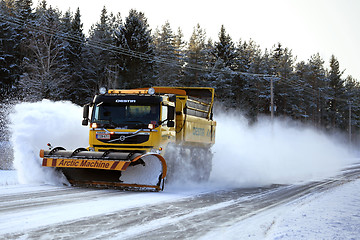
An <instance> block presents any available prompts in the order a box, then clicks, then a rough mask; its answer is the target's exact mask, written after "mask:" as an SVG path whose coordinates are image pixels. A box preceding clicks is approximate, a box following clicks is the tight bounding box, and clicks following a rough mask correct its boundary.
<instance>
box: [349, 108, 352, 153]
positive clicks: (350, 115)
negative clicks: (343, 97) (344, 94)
mask: <svg viewBox="0 0 360 240" xmlns="http://www.w3.org/2000/svg"><path fill="white" fill-rule="evenodd" d="M351 104H352V102H351V101H349V144H350V145H351V138H352V136H351V135H352V134H351ZM350 147H351V146H350Z"/></svg>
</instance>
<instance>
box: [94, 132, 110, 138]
mask: <svg viewBox="0 0 360 240" xmlns="http://www.w3.org/2000/svg"><path fill="white" fill-rule="evenodd" d="M96 139H110V134H106V133H96Z"/></svg>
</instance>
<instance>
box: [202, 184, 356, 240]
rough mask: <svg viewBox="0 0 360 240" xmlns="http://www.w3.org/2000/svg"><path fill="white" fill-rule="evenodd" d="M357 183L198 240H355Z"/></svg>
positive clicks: (310, 196)
mask: <svg viewBox="0 0 360 240" xmlns="http://www.w3.org/2000/svg"><path fill="white" fill-rule="evenodd" d="M359 188H360V180H356V181H354V182H350V183H347V184H344V185H341V186H339V187H337V188H333V189H330V190H328V191H326V192H322V193H314V194H313V195H307V196H306V197H305V198H300V199H297V200H295V201H293V202H290V203H288V204H285V205H280V206H279V207H275V208H273V209H269V210H266V211H265V212H262V213H259V214H256V215H255V216H253V217H249V218H247V219H245V220H242V221H239V222H236V223H234V224H232V225H231V226H222V227H221V226H220V227H219V228H217V229H216V230H214V231H211V232H209V233H207V234H206V235H205V236H202V237H201V238H200V239H218V238H219V236H221V238H222V239H249V240H257V239H264V240H266V239H269V240H270V239H278V240H280V239H293V240H297V239H358V238H359V236H360V228H359V226H360V208H359V206H360V205H359V204H360V192H359V191H357V189H359Z"/></svg>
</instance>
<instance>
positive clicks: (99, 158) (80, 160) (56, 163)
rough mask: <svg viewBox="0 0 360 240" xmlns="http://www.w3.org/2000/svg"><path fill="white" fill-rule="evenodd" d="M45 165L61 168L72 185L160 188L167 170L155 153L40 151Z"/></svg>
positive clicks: (163, 162) (78, 150) (139, 188)
mask: <svg viewBox="0 0 360 240" xmlns="http://www.w3.org/2000/svg"><path fill="white" fill-rule="evenodd" d="M40 157H41V158H42V166H43V167H53V168H56V169H57V170H59V171H61V172H62V173H63V174H64V175H65V177H66V178H67V180H68V181H69V183H70V184H71V185H75V186H76V185H80V186H96V187H114V188H125V189H135V190H155V191H161V190H163V188H164V182H165V177H166V172H167V165H166V161H165V159H164V158H163V157H162V156H161V155H159V154H156V153H147V154H141V153H133V152H116V151H108V152H91V151H87V150H86V149H83V148H81V149H77V150H75V151H66V150H65V149H64V148H61V147H60V148H54V149H52V150H40Z"/></svg>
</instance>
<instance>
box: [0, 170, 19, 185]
mask: <svg viewBox="0 0 360 240" xmlns="http://www.w3.org/2000/svg"><path fill="white" fill-rule="evenodd" d="M18 183H19V181H18V177H17V173H16V171H15V170H0V186H4V185H15V184H18Z"/></svg>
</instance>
